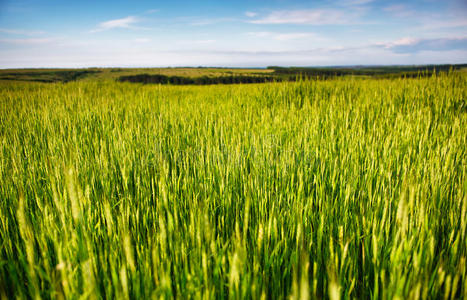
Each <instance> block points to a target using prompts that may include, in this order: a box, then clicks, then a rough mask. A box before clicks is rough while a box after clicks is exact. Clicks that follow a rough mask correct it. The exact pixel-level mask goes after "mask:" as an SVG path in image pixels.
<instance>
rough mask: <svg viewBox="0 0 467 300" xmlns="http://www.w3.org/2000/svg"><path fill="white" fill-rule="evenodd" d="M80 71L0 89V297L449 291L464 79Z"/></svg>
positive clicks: (466, 179)
mask: <svg viewBox="0 0 467 300" xmlns="http://www.w3.org/2000/svg"><path fill="white" fill-rule="evenodd" d="M109 72H110V71H109ZM138 72H139V71H138ZM94 75H96V76H97V75H98V74H97V73H96V74H94ZM90 76H91V75H90ZM109 76H110V75H109ZM196 76H197V75H196ZM90 78H91V77H89V78H88V80H85V79H83V80H81V81H76V82H69V83H31V82H17V81H0V298H10V299H13V298H24V299H39V298H45V299H49V298H57V299H60V298H66V299H81V298H83V299H85V298H91V299H101V298H104V299H107V298H110V299H112V298H120V299H126V298H133V299H148V298H172V297H175V298H179V299H190V298H206V299H214V298H221V299H222V298H229V299H271V298H273V299H285V298H291V299H307V298H310V299H332V300H335V299H351V298H358V299H369V298H371V299H397V298H398V299H418V298H420V299H461V298H467V262H466V259H467V239H466V234H467V174H466V171H467V147H466V145H467V102H466V101H467V73H465V72H450V73H449V74H445V73H441V74H438V75H433V76H429V77H425V78H415V79H409V78H406V79H401V78H395V79H361V78H360V79H358V80H357V79H355V78H352V77H343V78H337V79H332V80H326V81H308V80H304V81H297V82H281V83H267V84H250V85H208V86H171V85H142V84H132V83H119V82H115V81H106V80H103V81H100V80H91V79H90Z"/></svg>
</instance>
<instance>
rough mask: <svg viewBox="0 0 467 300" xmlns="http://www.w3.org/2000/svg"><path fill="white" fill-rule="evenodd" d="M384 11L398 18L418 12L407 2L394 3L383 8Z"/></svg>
mask: <svg viewBox="0 0 467 300" xmlns="http://www.w3.org/2000/svg"><path fill="white" fill-rule="evenodd" d="M383 10H384V11H386V12H387V13H389V14H391V15H393V16H394V17H398V18H406V17H410V16H413V15H415V14H416V12H415V11H413V10H412V9H410V8H409V7H408V6H407V5H405V4H393V5H389V6H386V7H385V8H383Z"/></svg>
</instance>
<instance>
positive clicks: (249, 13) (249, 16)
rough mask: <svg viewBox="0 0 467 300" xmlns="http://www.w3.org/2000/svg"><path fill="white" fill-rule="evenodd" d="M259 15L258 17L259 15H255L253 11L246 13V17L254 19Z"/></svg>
mask: <svg viewBox="0 0 467 300" xmlns="http://www.w3.org/2000/svg"><path fill="white" fill-rule="evenodd" d="M257 15H258V13H255V12H252V11H247V12H245V16H247V17H248V18H254V17H256V16H257Z"/></svg>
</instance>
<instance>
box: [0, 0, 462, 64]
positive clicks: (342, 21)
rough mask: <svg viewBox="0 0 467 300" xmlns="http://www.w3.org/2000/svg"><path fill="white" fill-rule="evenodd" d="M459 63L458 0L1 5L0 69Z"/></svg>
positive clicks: (0, 1) (25, 1)
mask: <svg viewBox="0 0 467 300" xmlns="http://www.w3.org/2000/svg"><path fill="white" fill-rule="evenodd" d="M429 63H467V1H466V0H444V1H440V0H415V1H396V0H386V1H378V0H334V1H331V0H321V1H318V0H317V1H286V0H250V1H243V0H240V1H220V0H218V1H211V0H210V1H189V0H184V1H178V0H173V1H119V0H112V1H108V0H104V1H88V0H82V1H59V0H0V68H15V67H22V68H23V67H93V66H97V67H115V66H120V67H162V66H227V67H265V66H268V65H284V66H290V65H293V66H323V65H326V66H329V65H357V64H365V65H375V64H378V65H379V64H429Z"/></svg>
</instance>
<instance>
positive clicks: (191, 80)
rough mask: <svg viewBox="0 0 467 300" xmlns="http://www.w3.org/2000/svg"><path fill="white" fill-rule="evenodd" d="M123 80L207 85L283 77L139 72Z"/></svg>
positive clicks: (260, 81) (257, 81)
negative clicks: (196, 75)
mask: <svg viewBox="0 0 467 300" xmlns="http://www.w3.org/2000/svg"><path fill="white" fill-rule="evenodd" d="M118 81H121V82H133V83H158V84H173V85H206V84H236V83H265V82H273V81H281V78H278V77H276V76H245V75H233V76H218V77H208V76H201V77H182V76H166V75H160V74H153V75H151V74H138V75H130V76H121V77H119V78H118Z"/></svg>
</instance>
